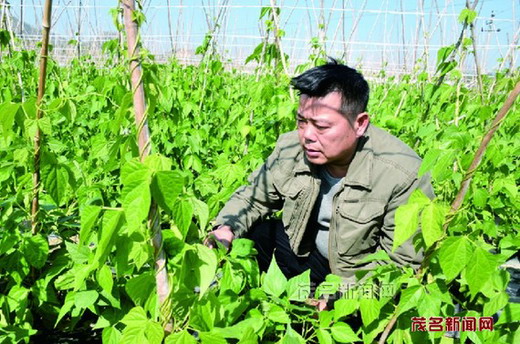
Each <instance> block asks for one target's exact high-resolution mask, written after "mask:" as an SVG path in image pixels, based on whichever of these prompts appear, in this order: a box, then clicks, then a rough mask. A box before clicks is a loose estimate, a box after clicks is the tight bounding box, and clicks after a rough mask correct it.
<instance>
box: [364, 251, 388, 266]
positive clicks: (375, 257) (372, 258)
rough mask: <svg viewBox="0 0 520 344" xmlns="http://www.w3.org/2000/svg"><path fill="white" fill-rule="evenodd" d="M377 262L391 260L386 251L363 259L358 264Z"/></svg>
mask: <svg viewBox="0 0 520 344" xmlns="http://www.w3.org/2000/svg"><path fill="white" fill-rule="evenodd" d="M375 260H391V259H390V257H389V256H388V253H386V251H385V250H379V251H376V252H375V253H372V254H369V255H368V256H366V257H365V258H363V259H362V260H361V261H360V262H359V263H358V264H364V263H369V262H373V261H375Z"/></svg>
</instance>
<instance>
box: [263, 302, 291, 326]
mask: <svg viewBox="0 0 520 344" xmlns="http://www.w3.org/2000/svg"><path fill="white" fill-rule="evenodd" d="M267 318H268V319H269V320H271V321H274V322H277V323H282V324H290V323H291V318H290V317H289V315H288V314H287V313H286V312H285V310H284V309H283V308H282V307H280V306H278V305H275V304H270V305H269V311H268V312H267Z"/></svg>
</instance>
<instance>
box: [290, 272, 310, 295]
mask: <svg viewBox="0 0 520 344" xmlns="http://www.w3.org/2000/svg"><path fill="white" fill-rule="evenodd" d="M285 290H286V291H287V298H288V299H289V300H290V301H305V300H306V299H308V298H309V297H310V294H311V270H306V271H304V272H302V273H301V274H299V275H298V276H294V277H293V278H291V279H290V280H289V281H287V286H286V287H285Z"/></svg>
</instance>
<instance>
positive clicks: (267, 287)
mask: <svg viewBox="0 0 520 344" xmlns="http://www.w3.org/2000/svg"><path fill="white" fill-rule="evenodd" d="M286 286H287V278H286V277H285V275H284V274H283V272H282V270H280V268H279V267H278V264H277V263H276V259H275V258H274V257H273V259H271V264H270V265H269V269H267V273H266V274H265V275H264V276H263V283H262V290H263V291H265V292H266V293H267V294H269V295H272V296H275V297H279V296H280V295H282V293H283V292H284V291H285V288H286Z"/></svg>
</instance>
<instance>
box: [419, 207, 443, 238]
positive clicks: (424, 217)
mask: <svg viewBox="0 0 520 344" xmlns="http://www.w3.org/2000/svg"><path fill="white" fill-rule="evenodd" d="M445 216H446V207H444V206H442V205H439V204H436V203H433V202H432V203H430V204H428V205H427V206H426V207H424V209H423V211H422V213H421V231H422V236H423V239H424V243H425V244H426V247H430V246H431V245H433V244H434V243H435V242H436V241H437V240H439V239H440V238H441V237H442V234H443V229H442V225H443V224H444V217H445Z"/></svg>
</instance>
